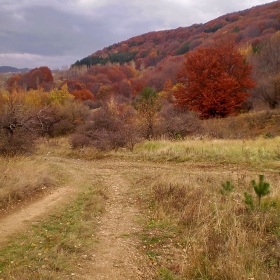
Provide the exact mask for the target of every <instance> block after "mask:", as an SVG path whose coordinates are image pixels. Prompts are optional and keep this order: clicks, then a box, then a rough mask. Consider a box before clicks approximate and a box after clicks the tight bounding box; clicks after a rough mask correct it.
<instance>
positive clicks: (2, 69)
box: [0, 66, 30, 73]
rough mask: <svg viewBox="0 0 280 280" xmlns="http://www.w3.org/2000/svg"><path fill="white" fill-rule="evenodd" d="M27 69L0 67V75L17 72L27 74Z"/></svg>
mask: <svg viewBox="0 0 280 280" xmlns="http://www.w3.org/2000/svg"><path fill="white" fill-rule="evenodd" d="M29 70H30V69H28V68H22V69H19V68H15V67H11V66H0V73H19V72H28V71H29Z"/></svg>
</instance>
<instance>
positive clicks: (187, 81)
mask: <svg viewBox="0 0 280 280" xmlns="http://www.w3.org/2000/svg"><path fill="white" fill-rule="evenodd" d="M251 70H252V69H251V67H250V66H249V65H248V64H247V63H246V62H245V60H244V58H243V56H242V55H241V54H240V53H239V52H238V50H236V49H235V47H234V43H233V42H219V43H217V44H216V45H215V46H211V47H207V48H198V49H195V50H194V51H192V52H189V53H187V54H186V61H185V63H184V65H183V67H182V69H181V70H180V71H179V72H178V76H177V78H178V82H179V83H180V86H178V90H177V91H176V92H175V93H174V95H175V98H176V105H177V106H178V107H181V108H183V109H189V110H192V111H196V112H198V113H199V114H200V115H201V117H202V118H213V117H225V116H227V115H232V114H235V113H236V112H237V109H238V108H239V107H240V105H241V104H242V103H243V102H244V101H245V100H246V98H247V97H248V96H249V95H250V94H249V93H248V91H247V90H248V89H250V88H253V87H254V86H255V84H254V81H253V80H252V78H251Z"/></svg>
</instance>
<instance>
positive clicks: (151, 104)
mask: <svg viewBox="0 0 280 280" xmlns="http://www.w3.org/2000/svg"><path fill="white" fill-rule="evenodd" d="M161 107H162V104H161V102H160V98H159V96H158V92H157V91H156V90H154V89H153V88H150V87H145V88H144V89H143V90H142V92H141V95H140V99H139V100H138V101H137V102H136V105H135V108H136V110H137V111H138V114H139V117H140V119H141V123H142V125H143V130H144V136H145V138H147V139H151V138H153V137H154V136H155V125H156V122H157V119H158V115H159V111H160V109H161Z"/></svg>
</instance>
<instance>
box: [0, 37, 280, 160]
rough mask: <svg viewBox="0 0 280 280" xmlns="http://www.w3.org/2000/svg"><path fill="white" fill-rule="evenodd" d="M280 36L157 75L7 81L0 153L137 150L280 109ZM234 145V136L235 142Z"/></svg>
mask: <svg viewBox="0 0 280 280" xmlns="http://www.w3.org/2000/svg"><path fill="white" fill-rule="evenodd" d="M279 49H280V32H277V33H275V34H274V35H273V36H271V37H270V38H269V39H267V40H266V41H265V42H264V43H263V44H260V45H259V48H258V49H257V51H256V50H255V49H254V48H253V46H250V45H249V46H246V47H245V48H243V49H237V48H236V45H235V44H234V42H233V41H230V42H227V41H220V42H217V43H216V44H214V45H212V46H210V47H205V48H197V49H195V50H193V51H191V52H188V53H187V54H186V55H185V57H184V61H182V60H180V57H170V59H169V60H166V62H165V64H159V66H158V67H157V68H154V69H143V70H142V71H139V70H136V69H135V68H134V67H133V65H127V64H123V65H119V64H113V65H111V64H106V65H99V66H92V67H90V68H88V69H83V71H80V72H78V70H79V67H77V68H76V69H77V71H76V72H75V73H76V74H75V77H74V78H71V73H72V72H71V71H73V68H72V69H70V71H69V72H68V73H67V77H68V79H63V78H59V79H58V80H57V79H56V80H54V79H53V75H52V73H51V71H50V70H49V69H48V68H47V67H40V68H36V69H33V70H32V71H30V72H29V73H26V74H22V75H16V76H13V77H11V78H10V79H9V80H7V83H6V90H2V92H1V95H0V97H1V102H0V153H2V154H7V155H8V154H13V153H16V152H27V151H30V150H31V149H32V148H34V147H35V145H34V143H35V142H36V139H38V137H56V136H60V135H71V136H70V143H71V145H72V147H73V148H83V147H85V146H91V147H95V148H97V149H101V150H104V149H118V148H120V147H126V148H130V149H133V147H134V145H135V143H137V142H139V141H142V140H144V139H158V138H162V137H164V138H165V139H180V138H184V137H186V136H187V135H193V134H200V133H202V132H203V129H202V126H201V124H202V122H201V119H208V118H225V117H227V116H231V115H236V114H240V113H242V112H247V111H249V110H251V109H254V108H260V107H262V108H264V106H266V108H271V109H275V108H277V107H279V104H280V78H279V73H280V68H279V65H280V57H279V55H278V53H279ZM232 137H234V136H232Z"/></svg>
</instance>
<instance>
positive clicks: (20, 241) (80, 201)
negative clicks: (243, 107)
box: [0, 137, 280, 280]
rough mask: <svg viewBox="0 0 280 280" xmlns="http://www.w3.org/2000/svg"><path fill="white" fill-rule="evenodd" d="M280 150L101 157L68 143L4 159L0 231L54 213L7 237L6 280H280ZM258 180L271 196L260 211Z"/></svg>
mask: <svg viewBox="0 0 280 280" xmlns="http://www.w3.org/2000/svg"><path fill="white" fill-rule="evenodd" d="M279 147H280V138H279V137H274V138H264V137H260V138H256V139H254V140H225V139H220V140H213V139H197V140H182V141H174V142H170V141H149V142H143V143H140V144H137V145H136V146H135V149H134V151H133V152H131V151H126V150H119V151H117V152H102V153H101V152H97V151H95V150H94V149H90V148H87V149H84V150H83V151H82V152H81V151H74V150H71V148H70V146H69V144H68V140H67V139H66V138H61V139H57V140H51V141H49V142H43V141H42V142H41V144H40V145H39V149H38V150H37V152H36V153H34V154H32V155H30V156H28V157H27V156H21V157H15V158H10V159H7V158H1V159H0V168H1V173H0V174H1V175H0V183H1V187H0V191H1V192H0V201H1V205H2V206H1V208H2V214H1V219H2V220H0V231H1V232H2V229H1V225H3V223H4V222H3V221H7V222H8V221H9V217H13V219H16V217H17V215H15V214H16V213H18V212H17V211H19V212H22V211H25V210H26V209H28V207H29V206H31V205H32V204H33V203H35V201H36V203H38V202H40V201H41V202H42V203H41V206H38V207H41V208H42V209H45V210H44V211H41V212H40V214H38V216H35V217H33V218H32V219H30V220H28V219H27V221H25V222H23V221H20V220H19V221H18V225H20V224H21V225H22V226H21V227H18V228H17V227H13V228H12V229H11V232H8V234H6V235H7V236H6V241H5V242H2V243H1V248H0V271H1V273H0V279H97V278H94V277H97V275H98V279H166V280H167V279H187V280H189V279H209V280H210V279H236V280H237V279H238V280H239V279H244V280H245V279H246V280H247V279H255V280H263V279H271V280H277V279H279V275H280V254H279V252H280V242H279V236H280V190H279V180H280V175H279V172H280V163H279V158H280V151H279ZM261 174H263V175H264V176H265V181H266V182H269V184H270V194H268V195H266V196H263V197H261V205H260V206H259V205H258V200H257V195H256V194H255V192H254V188H253V186H252V180H255V181H256V182H258V180H259V175H261ZM227 181H228V182H229V183H228V186H230V187H231V188H227V183H226V182H227ZM223 185H224V187H223ZM65 188H69V193H71V196H69V195H68V194H67V193H68V191H66V192H65V191H64V192H63V191H62V189H65ZM58 190H61V195H62V196H63V198H62V199H61V200H59V201H58V202H57V203H55V202H54V204H53V205H54V206H55V205H56V204H57V205H56V207H52V208H51V209H49V208H47V207H46V205H45V204H44V202H43V198H44V197H48V196H49V195H50V194H51V193H55V192H56V191H58ZM70 190H71V191H70ZM244 192H247V194H249V195H251V196H252V203H251V204H250V203H248V201H247V203H245V196H244ZM35 194H36V195H35ZM31 198H34V199H33V200H34V201H32V199H31ZM63 201H64V202H63ZM38 205H40V204H38ZM26 211H27V210H26ZM27 214H28V211H27ZM19 217H20V216H19V215H18V219H20V218H19ZM21 219H24V218H21ZM1 221H2V224H1ZM6 225H7V223H6Z"/></svg>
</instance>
